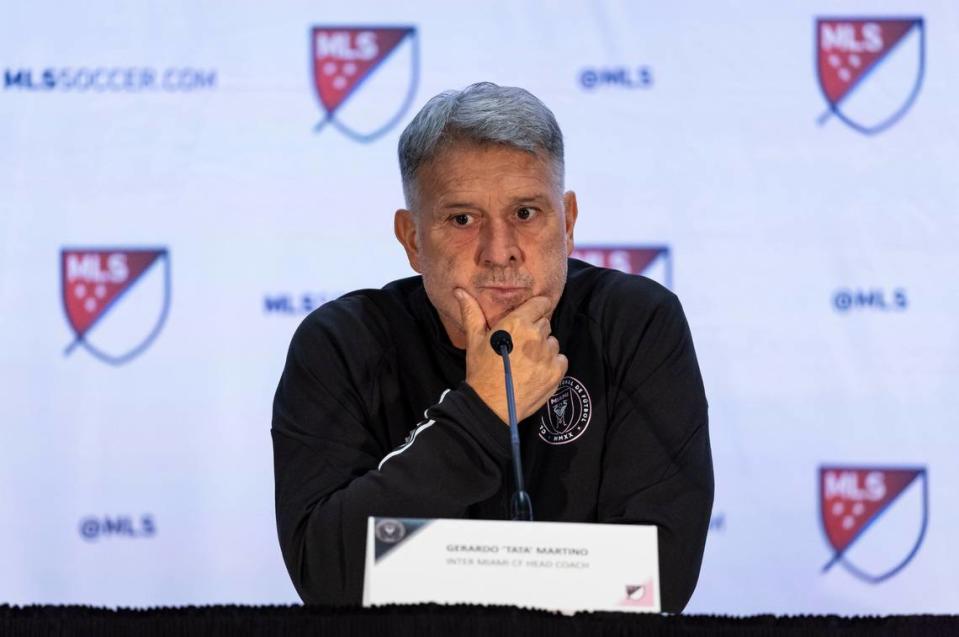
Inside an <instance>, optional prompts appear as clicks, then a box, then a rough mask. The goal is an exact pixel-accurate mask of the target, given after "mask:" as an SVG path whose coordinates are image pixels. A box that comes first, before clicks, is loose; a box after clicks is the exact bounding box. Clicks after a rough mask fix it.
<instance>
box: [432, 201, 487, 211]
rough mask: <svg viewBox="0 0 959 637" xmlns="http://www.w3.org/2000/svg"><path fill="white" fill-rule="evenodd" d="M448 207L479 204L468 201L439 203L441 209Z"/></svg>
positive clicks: (475, 206)
mask: <svg viewBox="0 0 959 637" xmlns="http://www.w3.org/2000/svg"><path fill="white" fill-rule="evenodd" d="M450 208H479V206H477V205H476V204H475V203H470V202H468V201H451V202H449V203H443V204H442V205H440V209H441V210H448V209H450Z"/></svg>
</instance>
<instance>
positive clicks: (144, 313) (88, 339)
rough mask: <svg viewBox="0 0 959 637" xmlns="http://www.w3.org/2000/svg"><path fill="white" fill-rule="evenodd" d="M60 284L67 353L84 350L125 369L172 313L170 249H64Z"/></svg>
mask: <svg viewBox="0 0 959 637" xmlns="http://www.w3.org/2000/svg"><path fill="white" fill-rule="evenodd" d="M60 283H61V290H62V297H63V309H64V311H65V313H66V316H67V322H68V323H69V324H70V328H71V330H72V331H73V341H72V342H71V343H70V345H69V346H68V347H67V349H66V351H65V352H64V354H70V353H71V352H72V351H73V350H74V349H76V348H77V347H78V346H80V347H83V348H84V349H85V350H87V351H88V352H89V353H90V354H92V355H93V356H95V357H96V358H98V359H100V360H102V361H104V362H106V363H110V364H112V365H121V364H123V363H126V362H128V361H130V360H131V359H133V358H135V357H136V356H138V355H139V354H141V353H142V352H143V351H144V350H145V349H146V348H148V347H149V346H150V344H151V343H152V342H153V340H154V339H155V338H156V337H157V335H158V334H159V333H160V330H161V329H162V328H163V323H164V322H165V321H166V317H167V314H168V312H169V309H170V254H169V252H168V251H167V249H166V248H64V249H63V250H61V252H60Z"/></svg>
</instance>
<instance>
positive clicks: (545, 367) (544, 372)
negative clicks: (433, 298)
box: [455, 288, 569, 423]
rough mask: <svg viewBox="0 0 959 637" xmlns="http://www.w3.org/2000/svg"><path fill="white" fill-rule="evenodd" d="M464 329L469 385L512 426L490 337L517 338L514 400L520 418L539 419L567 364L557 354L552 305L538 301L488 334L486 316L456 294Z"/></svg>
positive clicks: (462, 292) (472, 302)
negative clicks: (504, 333)
mask: <svg viewBox="0 0 959 637" xmlns="http://www.w3.org/2000/svg"><path fill="white" fill-rule="evenodd" d="M455 295H456V299H457V301H459V304H460V312H461V313H462V320H463V329H464V330H465V331H466V382H467V383H469V386H470V387H472V388H473V391H475V392H476V393H477V394H478V395H479V397H480V398H482V399H483V402H485V403H486V405H487V406H488V407H489V408H490V409H492V410H493V411H494V412H496V415H498V416H499V417H500V419H501V420H502V421H503V422H505V423H508V422H509V416H508V410H507V407H506V384H505V382H504V378H503V359H502V357H500V356H499V355H498V354H497V353H496V352H494V351H493V348H492V347H491V346H490V343H489V337H490V334H491V333H493V332H494V331H496V330H506V331H507V332H509V333H510V335H511V336H512V337H513V351H512V353H511V354H510V365H511V367H512V371H513V389H514V393H515V395H516V418H517V419H518V420H523V419H524V418H528V417H529V416H531V415H533V414H534V413H536V410H538V409H539V408H540V407H542V406H543V404H544V403H545V402H546V400H547V399H548V398H549V397H550V396H552V395H553V393H554V392H555V391H556V388H557V387H558V386H559V381H561V380H562V379H563V375H564V374H566V368H567V367H568V366H569V361H568V360H566V356H564V355H563V354H560V353H559V341H557V340H556V337H554V336H550V325H549V318H548V317H547V314H548V313H549V311H550V309H551V308H550V302H549V299H547V298H546V297H545V296H534V297H532V298H530V299H529V300H527V301H526V302H525V303H523V304H522V305H520V306H519V307H517V308H516V309H515V310H513V311H512V312H510V313H509V314H507V315H506V316H504V317H503V318H502V319H501V320H500V322H499V323H497V324H496V325H493V326H490V328H489V329H487V326H486V316H485V315H484V314H483V310H482V308H480V305H479V303H477V301H476V299H474V298H473V297H472V296H471V295H470V294H469V292H467V291H465V290H462V289H459V288H457V289H456V291H455Z"/></svg>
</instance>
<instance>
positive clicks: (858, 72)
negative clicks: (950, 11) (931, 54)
mask: <svg viewBox="0 0 959 637" xmlns="http://www.w3.org/2000/svg"><path fill="white" fill-rule="evenodd" d="M925 33H926V30H925V24H924V22H923V19H922V18H918V17H908V18H819V19H817V20H816V72H817V75H818V77H819V88H820V89H821V90H822V94H823V96H824V97H825V98H826V103H827V104H828V105H829V110H827V111H826V112H825V113H823V114H822V115H821V116H820V117H819V120H818V121H819V124H820V125H822V124H825V123H826V122H827V121H828V120H829V118H830V117H831V116H833V115H835V116H836V117H838V118H839V119H840V120H842V121H843V122H844V123H845V124H847V125H848V126H850V127H851V128H853V129H855V130H857V131H859V132H860V133H864V134H866V135H874V134H876V133H880V132H882V131H884V130H886V129H887V128H889V127H890V126H892V125H893V124H895V123H896V122H897V121H898V120H899V118H901V117H902V116H903V115H904V114H905V113H906V111H908V110H909V107H910V106H912V103H913V102H914V101H915V99H916V95H918V93H919V87H920V85H921V84H922V76H923V71H924V67H925V48H926V43H925Z"/></svg>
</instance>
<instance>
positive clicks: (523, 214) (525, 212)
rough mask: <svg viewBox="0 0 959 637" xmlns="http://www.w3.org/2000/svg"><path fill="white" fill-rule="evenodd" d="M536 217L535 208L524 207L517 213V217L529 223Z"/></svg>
mask: <svg viewBox="0 0 959 637" xmlns="http://www.w3.org/2000/svg"><path fill="white" fill-rule="evenodd" d="M535 215H536V210H534V209H533V208H527V207H525V206H524V207H522V208H520V209H519V210H517V211H516V216H517V217H519V218H520V219H522V220H523V221H528V220H529V219H532V218H533V217H534V216H535Z"/></svg>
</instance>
